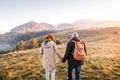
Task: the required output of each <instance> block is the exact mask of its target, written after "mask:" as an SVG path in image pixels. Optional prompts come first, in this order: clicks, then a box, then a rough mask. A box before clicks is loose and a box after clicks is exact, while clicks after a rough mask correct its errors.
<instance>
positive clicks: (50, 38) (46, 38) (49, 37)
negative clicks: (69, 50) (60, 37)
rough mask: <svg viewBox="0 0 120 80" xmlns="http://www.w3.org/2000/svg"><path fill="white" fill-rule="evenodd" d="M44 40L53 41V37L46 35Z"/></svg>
mask: <svg viewBox="0 0 120 80" xmlns="http://www.w3.org/2000/svg"><path fill="white" fill-rule="evenodd" d="M45 40H50V41H55V38H54V35H53V34H48V35H47V36H45Z"/></svg>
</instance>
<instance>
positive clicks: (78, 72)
mask: <svg viewBox="0 0 120 80" xmlns="http://www.w3.org/2000/svg"><path fill="white" fill-rule="evenodd" d="M73 69H75V80H80V69H81V66H68V80H72V70H73Z"/></svg>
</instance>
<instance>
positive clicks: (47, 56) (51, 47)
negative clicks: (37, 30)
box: [40, 32, 87, 80]
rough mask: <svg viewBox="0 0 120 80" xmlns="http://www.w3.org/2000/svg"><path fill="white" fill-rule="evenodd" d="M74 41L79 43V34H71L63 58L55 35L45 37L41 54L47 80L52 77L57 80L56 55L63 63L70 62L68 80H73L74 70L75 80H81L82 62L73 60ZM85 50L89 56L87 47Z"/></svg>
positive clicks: (52, 79)
mask: <svg viewBox="0 0 120 80" xmlns="http://www.w3.org/2000/svg"><path fill="white" fill-rule="evenodd" d="M72 40H75V41H79V39H78V33H77V32H73V33H72V34H71V39H70V41H69V42H68V43H67V47H66V51H65V54H64V57H63V58H62V57H61V56H60V54H59V52H58V49H57V46H56V43H55V38H54V35H53V34H48V35H47V36H46V37H45V40H44V41H43V43H42V44H41V47H40V53H41V54H42V66H43V68H44V69H45V73H46V80H50V79H49V78H50V77H49V76H50V75H51V80H55V68H56V60H55V55H57V56H58V57H59V58H60V59H61V60H62V62H65V61H66V60H68V80H73V79H72V70H73V69H75V80H80V69H81V65H82V62H81V61H80V60H75V59H74V58H73V55H72V53H73V51H74V48H75V43H74V42H73V41H72ZM84 46H85V44H84ZM84 50H85V52H86V54H87V51H86V47H85V48H84ZM58 80H59V79H58Z"/></svg>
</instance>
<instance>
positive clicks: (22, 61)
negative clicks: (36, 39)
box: [0, 43, 120, 80]
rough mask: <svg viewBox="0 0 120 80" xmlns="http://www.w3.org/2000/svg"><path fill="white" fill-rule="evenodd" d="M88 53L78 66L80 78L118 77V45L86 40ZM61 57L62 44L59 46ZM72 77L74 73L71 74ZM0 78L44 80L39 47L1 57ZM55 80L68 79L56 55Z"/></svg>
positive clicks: (107, 79)
mask: <svg viewBox="0 0 120 80" xmlns="http://www.w3.org/2000/svg"><path fill="white" fill-rule="evenodd" d="M86 44H87V50H88V56H87V60H86V63H85V64H84V65H83V66H82V68H81V78H82V80H119V79H120V49H119V47H120V45H119V44H110V43H101V44H95V43H94V44H93V43H86ZM58 47H59V51H60V53H61V55H62V56H63V55H64V54H63V53H64V52H65V47H66V46H65V45H58ZM73 76H74V74H73ZM0 77H1V78H2V79H3V80H45V71H44V69H43V68H42V65H41V56H40V54H39V49H32V50H26V51H19V52H13V53H9V54H7V55H2V56H0ZM56 80H67V62H66V63H61V61H60V60H59V59H58V58H57V69H56Z"/></svg>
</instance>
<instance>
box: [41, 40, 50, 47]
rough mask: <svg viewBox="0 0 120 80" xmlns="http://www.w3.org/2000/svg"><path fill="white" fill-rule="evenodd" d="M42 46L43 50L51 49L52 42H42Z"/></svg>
mask: <svg viewBox="0 0 120 80" xmlns="http://www.w3.org/2000/svg"><path fill="white" fill-rule="evenodd" d="M43 46H44V47H45V48H49V47H51V46H52V41H44V43H43Z"/></svg>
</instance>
